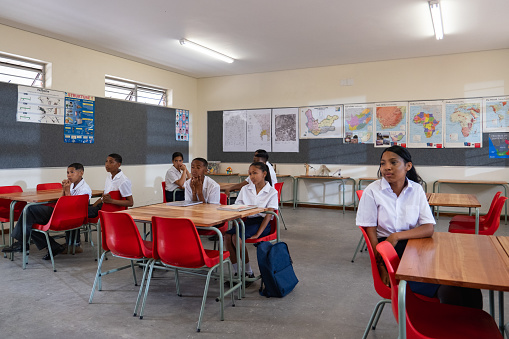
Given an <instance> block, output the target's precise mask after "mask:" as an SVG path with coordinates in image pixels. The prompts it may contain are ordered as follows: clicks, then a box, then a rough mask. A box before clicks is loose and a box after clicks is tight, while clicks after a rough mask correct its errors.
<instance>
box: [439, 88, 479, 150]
mask: <svg viewBox="0 0 509 339" xmlns="http://www.w3.org/2000/svg"><path fill="white" fill-rule="evenodd" d="M481 109H482V99H481V98H476V99H457V100H445V101H444V111H445V131H444V144H445V147H455V148H461V147H475V148H480V147H482V129H481Z"/></svg>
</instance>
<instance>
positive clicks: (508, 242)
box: [497, 237, 509, 337]
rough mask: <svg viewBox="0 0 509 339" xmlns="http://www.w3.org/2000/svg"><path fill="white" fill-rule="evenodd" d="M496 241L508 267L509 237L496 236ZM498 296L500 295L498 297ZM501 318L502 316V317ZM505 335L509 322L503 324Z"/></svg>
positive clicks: (508, 329) (507, 332) (507, 333)
mask: <svg viewBox="0 0 509 339" xmlns="http://www.w3.org/2000/svg"><path fill="white" fill-rule="evenodd" d="M497 240H498V242H499V243H500V245H501V246H502V248H503V249H504V251H505V253H506V254H507V257H506V259H507V267H509V237H497ZM499 298H500V297H499ZM502 318H503V317H502ZM504 330H505V335H506V336H508V337H509V322H508V323H506V324H505V326H504Z"/></svg>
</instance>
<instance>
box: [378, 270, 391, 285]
mask: <svg viewBox="0 0 509 339" xmlns="http://www.w3.org/2000/svg"><path fill="white" fill-rule="evenodd" d="M378 273H380V278H381V279H382V282H383V283H384V284H385V285H387V286H389V287H391V279H389V272H387V268H385V266H384V265H379V266H378Z"/></svg>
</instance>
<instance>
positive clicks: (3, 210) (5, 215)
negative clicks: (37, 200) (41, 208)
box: [0, 186, 27, 222]
mask: <svg viewBox="0 0 509 339" xmlns="http://www.w3.org/2000/svg"><path fill="white" fill-rule="evenodd" d="M16 192H23V189H22V188H21V187H20V186H0V193H1V194H5V193H16ZM11 201H12V200H9V199H0V218H2V219H4V220H6V221H5V222H7V221H9V218H10V210H11ZM26 204H27V203H26V202H21V201H20V202H18V203H17V204H16V207H15V209H14V219H15V220H16V219H18V217H19V215H20V213H21V211H22V210H23V208H24V207H25V205H26Z"/></svg>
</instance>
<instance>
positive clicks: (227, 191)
mask: <svg viewBox="0 0 509 339" xmlns="http://www.w3.org/2000/svg"><path fill="white" fill-rule="evenodd" d="M224 194H226V196H227V197H229V196H230V189H228V188H227V189H225V190H224Z"/></svg>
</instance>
